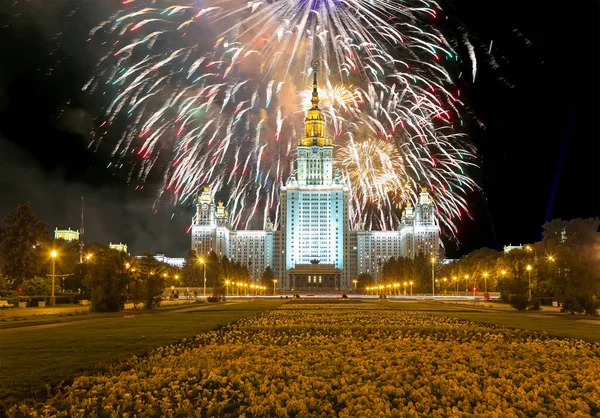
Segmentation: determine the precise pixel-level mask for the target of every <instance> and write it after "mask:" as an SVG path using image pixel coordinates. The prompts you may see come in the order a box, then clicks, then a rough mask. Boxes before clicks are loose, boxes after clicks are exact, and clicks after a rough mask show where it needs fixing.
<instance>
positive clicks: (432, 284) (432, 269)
mask: <svg viewBox="0 0 600 418" xmlns="http://www.w3.org/2000/svg"><path fill="white" fill-rule="evenodd" d="M434 267H435V257H431V288H432V289H433V298H434V299H435V270H434Z"/></svg>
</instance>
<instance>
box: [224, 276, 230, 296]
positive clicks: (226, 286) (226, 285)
mask: <svg viewBox="0 0 600 418" xmlns="http://www.w3.org/2000/svg"><path fill="white" fill-rule="evenodd" d="M225 296H229V280H225Z"/></svg>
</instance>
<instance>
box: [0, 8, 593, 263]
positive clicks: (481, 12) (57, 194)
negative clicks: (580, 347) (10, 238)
mask: <svg viewBox="0 0 600 418" xmlns="http://www.w3.org/2000/svg"><path fill="white" fill-rule="evenodd" d="M74 4H76V3H74V2H67V1H58V0H57V1H45V2H41V1H33V2H27V3H25V4H23V2H17V3H12V2H0V40H1V43H0V218H3V217H4V216H5V215H6V214H7V213H8V212H11V211H13V210H14V209H15V208H16V206H17V204H19V203H23V202H26V201H31V202H32V204H33V205H34V207H35V209H36V211H37V213H38V215H39V216H40V217H42V218H43V220H44V221H45V222H46V223H47V224H48V225H49V226H50V227H51V228H52V229H54V228H55V227H57V226H58V227H67V226H71V227H72V228H78V227H79V210H80V196H82V195H83V196H85V199H86V200H85V201H86V234H87V240H91V241H96V242H103V243H108V242H109V241H112V242H118V241H122V242H126V243H128V244H129V246H130V251H132V252H133V253H136V254H137V253H141V252H142V251H151V252H165V253H166V254H168V255H171V256H183V255H184V254H185V252H186V251H187V250H188V249H189V242H190V240H189V235H188V233H187V229H188V227H189V223H190V220H191V216H192V208H191V207H181V206H176V207H172V206H164V205H163V206H161V207H160V208H159V209H158V210H155V209H153V203H154V200H155V197H156V195H155V190H156V187H155V186H156V185H155V184H154V182H153V181H150V182H149V183H148V184H147V186H146V187H145V188H144V190H135V189H134V188H132V187H130V186H128V185H127V182H126V179H125V178H122V177H120V174H115V173H114V172H113V171H111V170H107V169H106V167H107V165H108V163H109V162H110V158H109V156H108V155H107V154H106V153H105V152H104V151H103V150H100V151H98V152H92V150H88V149H86V145H85V144H87V143H88V139H89V138H87V137H86V135H87V134H88V128H89V126H90V124H92V123H93V121H94V119H96V118H97V117H99V111H98V110H97V109H96V108H95V104H94V103H90V101H89V98H86V97H85V95H83V94H82V93H81V91H80V90H81V86H82V85H83V83H85V81H86V80H87V79H88V76H89V74H90V72H91V71H93V65H94V62H93V60H92V59H90V56H89V54H86V53H85V45H84V43H85V40H86V38H87V33H88V31H89V28H90V27H91V26H92V25H94V24H96V23H97V22H98V20H99V18H100V17H101V16H102V15H103V14H106V13H107V12H108V11H109V10H110V9H111V8H112V7H114V5H115V4H116V3H114V2H111V1H104V2H101V1H97V2H87V3H84V6H83V7H82V8H81V9H78V10H79V11H78V13H77V15H76V17H77V19H79V20H78V21H77V22H76V23H75V24H74V23H73V18H71V19H70V20H68V17H67V16H66V15H67V14H68V11H69V10H72V9H73V7H74V6H73V5H74ZM85 4H87V6H85ZM450 4H451V8H452V7H453V8H454V9H455V10H454V11H452V12H451V14H452V15H455V16H457V17H458V18H459V19H460V20H461V21H462V22H464V24H465V25H466V26H467V27H468V28H469V31H470V32H471V33H472V34H473V37H472V38H473V42H474V44H475V45H476V48H477V50H478V59H479V60H480V62H479V70H478V74H477V77H476V81H475V83H474V84H472V85H470V86H468V88H467V89H466V97H467V100H468V102H469V104H470V106H471V107H472V109H473V111H474V112H475V114H476V116H477V118H478V119H479V120H480V121H481V122H482V123H483V124H484V125H485V127H484V128H479V127H477V124H475V123H471V128H470V130H469V134H470V135H471V137H472V140H473V142H474V143H475V144H476V145H477V146H478V148H479V154H480V160H479V164H480V166H481V169H480V170H479V171H478V172H477V173H476V177H477V178H478V181H479V184H480V185H481V186H482V189H483V190H482V192H481V193H474V194H473V195H471V196H469V202H470V210H471V214H472V216H473V218H474V219H472V220H471V219H466V220H462V221H460V222H459V229H460V232H459V236H458V240H459V245H458V246H457V245H455V244H454V243H452V242H447V247H448V255H449V256H453V257H454V256H457V255H460V254H464V253H467V252H470V251H472V250H474V249H476V248H480V247H482V246H487V247H491V248H498V249H500V248H501V247H502V245H506V244H509V243H512V244H518V243H524V242H533V241H535V240H538V239H539V238H540V234H541V225H542V224H543V223H544V222H545V221H546V220H549V219H552V218H562V219H572V218H577V217H591V216H599V215H600V192H599V190H600V184H599V179H600V169H599V164H598V163H599V162H600V146H599V144H600V132H599V124H600V122H599V115H600V108H599V97H600V86H599V83H598V81H599V78H600V68H599V60H600V57H599V53H600V45H599V39H600V33H599V26H600V25H599V22H598V17H599V16H600V10H599V5H600V3H598V2H596V1H586V2H577V1H564V2H563V1H532V2H527V1H496V2H494V1H486V2H482V1H458V2H453V3H450ZM65 22H69V23H68V33H64V32H63V33H61V32H62V31H63V30H67V29H65V28H66V25H65ZM59 33H61V36H59V35H57V34H59ZM65 35H66V36H65ZM492 41H493V44H492V55H493V56H494V58H495V59H496V62H497V64H498V65H499V67H497V68H494V67H495V66H494V63H493V62H490V60H489V57H486V56H485V55H483V54H481V53H480V52H481V51H483V50H487V49H488V48H489V45H490V43H491V42H492ZM65 109H66V110H65Z"/></svg>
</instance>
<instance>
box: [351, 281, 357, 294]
mask: <svg viewBox="0 0 600 418" xmlns="http://www.w3.org/2000/svg"><path fill="white" fill-rule="evenodd" d="M352 283H354V293H356V285H357V284H358V280H356V279H354V280H352Z"/></svg>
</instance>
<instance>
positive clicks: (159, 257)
mask: <svg viewBox="0 0 600 418" xmlns="http://www.w3.org/2000/svg"><path fill="white" fill-rule="evenodd" d="M142 257H143V256H138V257H137V258H142ZM154 259H155V260H156V261H158V262H161V263H165V264H168V265H169V266H171V267H177V268H183V264H184V263H185V258H172V257H166V256H165V255H164V254H156V255H155V256H154Z"/></svg>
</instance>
